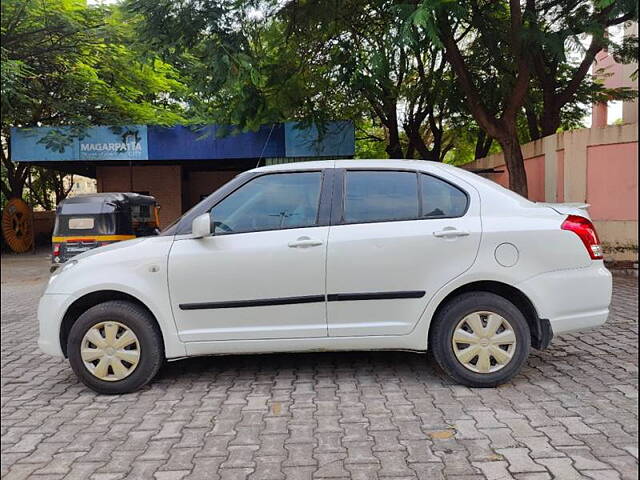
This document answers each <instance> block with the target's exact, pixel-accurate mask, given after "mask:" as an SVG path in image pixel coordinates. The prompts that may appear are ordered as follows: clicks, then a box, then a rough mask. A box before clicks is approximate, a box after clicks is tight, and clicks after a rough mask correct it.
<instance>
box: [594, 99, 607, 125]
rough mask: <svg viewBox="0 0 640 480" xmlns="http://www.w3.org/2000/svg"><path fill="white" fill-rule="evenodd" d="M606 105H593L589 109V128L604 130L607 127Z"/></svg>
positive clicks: (602, 103) (599, 103)
mask: <svg viewBox="0 0 640 480" xmlns="http://www.w3.org/2000/svg"><path fill="white" fill-rule="evenodd" d="M607 108H608V106H607V103H606V102H598V103H594V104H593V106H592V107H591V128H604V127H606V126H607Z"/></svg>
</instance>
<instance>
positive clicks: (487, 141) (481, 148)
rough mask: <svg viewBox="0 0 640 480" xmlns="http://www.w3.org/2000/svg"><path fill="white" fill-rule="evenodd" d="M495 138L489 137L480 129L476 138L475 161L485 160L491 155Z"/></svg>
mask: <svg viewBox="0 0 640 480" xmlns="http://www.w3.org/2000/svg"><path fill="white" fill-rule="evenodd" d="M492 143H493V138H491V137H489V136H488V135H487V134H486V133H485V131H484V130H482V129H480V131H479V132H478V137H477V138H476V150H475V159H476V160H478V159H479V158H484V157H486V156H487V155H489V150H490V149H491V144H492Z"/></svg>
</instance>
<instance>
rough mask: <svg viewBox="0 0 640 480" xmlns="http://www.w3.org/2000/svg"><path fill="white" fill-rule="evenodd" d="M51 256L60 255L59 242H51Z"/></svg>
mask: <svg viewBox="0 0 640 480" xmlns="http://www.w3.org/2000/svg"><path fill="white" fill-rule="evenodd" d="M53 256H54V257H59V256H60V244H59V243H54V244H53Z"/></svg>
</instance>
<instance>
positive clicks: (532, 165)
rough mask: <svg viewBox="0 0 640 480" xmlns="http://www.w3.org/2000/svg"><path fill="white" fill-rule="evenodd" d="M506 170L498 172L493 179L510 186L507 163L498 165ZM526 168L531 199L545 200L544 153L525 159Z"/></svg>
mask: <svg viewBox="0 0 640 480" xmlns="http://www.w3.org/2000/svg"><path fill="white" fill-rule="evenodd" d="M496 168H497V169H498V170H504V172H502V173H498V174H496V175H495V176H494V177H493V178H492V180H493V181H494V182H497V183H499V184H500V185H502V186H503V187H507V188H508V187H509V172H507V166H506V165H500V166H498V167H496ZM524 169H525V170H526V172H527V187H528V189H529V200H531V201H533V202H544V155H538V156H537V157H531V158H527V159H525V162H524Z"/></svg>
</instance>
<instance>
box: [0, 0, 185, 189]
mask: <svg viewBox="0 0 640 480" xmlns="http://www.w3.org/2000/svg"><path fill="white" fill-rule="evenodd" d="M131 20H132V21H135V19H131ZM0 40H1V41H2V63H3V68H2V99H1V102H2V165H3V178H2V183H1V186H2V193H3V195H4V196H5V197H7V198H11V197H21V196H22V192H23V189H24V184H25V180H26V178H27V175H28V172H27V170H28V167H27V165H25V164H15V163H13V162H11V160H10V152H9V148H10V134H11V132H10V129H11V127H14V126H16V127H17V126H21V127H32V126H39V125H41V124H46V125H51V126H57V125H60V126H63V125H65V126H68V125H71V126H76V127H83V126H87V125H90V124H115V125H121V124H126V123H160V124H173V123H178V122H181V121H183V120H184V108H183V106H182V105H181V103H180V102H179V100H180V99H182V98H185V97H186V96H187V95H188V90H187V89H186V87H185V85H184V84H183V83H182V81H181V79H180V78H179V76H178V73H177V71H176V70H175V69H174V68H173V67H171V66H170V65H168V64H166V63H164V62H162V61H160V60H159V59H158V58H157V57H156V56H153V55H148V56H146V57H144V56H143V55H142V54H141V52H139V51H138V50H137V49H136V45H135V41H134V40H135V39H134V36H133V29H132V25H131V23H130V22H129V23H125V22H123V21H122V16H121V12H120V10H119V8H118V7H117V6H104V5H87V3H86V2H84V1H82V0H38V1H36V0H6V1H5V0H3V2H2V31H1V36H0Z"/></svg>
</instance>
